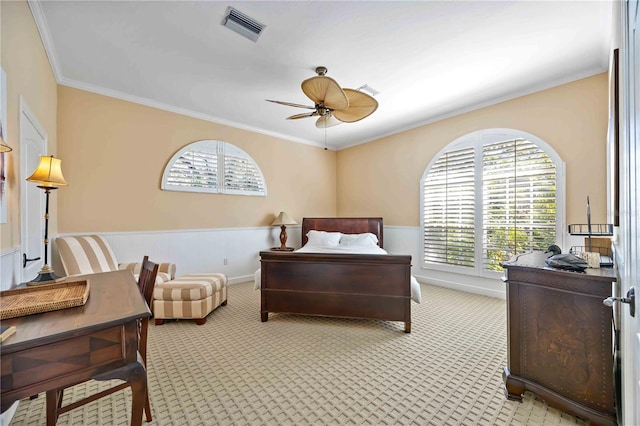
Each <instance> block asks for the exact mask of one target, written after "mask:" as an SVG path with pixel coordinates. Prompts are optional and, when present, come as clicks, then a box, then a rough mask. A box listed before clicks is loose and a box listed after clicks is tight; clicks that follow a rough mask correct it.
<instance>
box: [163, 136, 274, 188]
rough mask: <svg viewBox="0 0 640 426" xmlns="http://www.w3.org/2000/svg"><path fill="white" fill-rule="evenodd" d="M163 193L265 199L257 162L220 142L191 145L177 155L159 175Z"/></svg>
mask: <svg viewBox="0 0 640 426" xmlns="http://www.w3.org/2000/svg"><path fill="white" fill-rule="evenodd" d="M162 189H163V190H168V191H187V192H209V193H216V194H235V195H261V196H264V195H267V185H266V183H265V181H264V177H263V175H262V172H261V171H260V168H259V167H258V165H257V164H256V162H255V161H254V160H253V158H251V157H250V156H249V154H247V153H246V152H244V151H243V150H241V149H240V148H238V147H237V146H235V145H232V144H230V143H227V142H223V141H216V140H203V141H198V142H193V143H191V144H189V145H187V146H185V147H184V148H182V149H181V150H180V151H178V152H177V153H176V154H175V155H174V156H173V157H172V158H171V160H170V161H169V163H168V164H167V167H166V168H165V170H164V173H163V175H162Z"/></svg>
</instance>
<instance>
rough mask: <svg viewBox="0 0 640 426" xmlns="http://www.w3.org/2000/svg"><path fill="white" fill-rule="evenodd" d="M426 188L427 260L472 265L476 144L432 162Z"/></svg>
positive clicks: (424, 209) (425, 238) (425, 247)
mask: <svg viewBox="0 0 640 426" xmlns="http://www.w3.org/2000/svg"><path fill="white" fill-rule="evenodd" d="M423 189H424V205H423V214H424V260H425V262H431V263H441V264H450V265H459V266H469V267H473V266H474V244H475V243H474V229H475V208H474V198H475V195H474V191H475V172H474V152H473V148H466V149H462V150H458V151H451V152H447V153H445V154H444V155H442V156H441V157H440V158H439V159H438V160H437V161H436V163H435V164H433V165H432V167H431V169H430V171H429V174H428V175H427V177H426V179H425V181H424V185H423Z"/></svg>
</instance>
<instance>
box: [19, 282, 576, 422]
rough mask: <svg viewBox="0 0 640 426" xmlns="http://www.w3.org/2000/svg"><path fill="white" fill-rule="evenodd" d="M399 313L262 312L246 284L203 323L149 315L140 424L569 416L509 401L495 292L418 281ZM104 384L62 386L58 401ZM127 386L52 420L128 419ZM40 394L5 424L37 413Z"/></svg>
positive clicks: (501, 305) (502, 311) (529, 400)
mask: <svg viewBox="0 0 640 426" xmlns="http://www.w3.org/2000/svg"><path fill="white" fill-rule="evenodd" d="M422 297H423V302H422V304H420V305H417V304H415V303H412V310H413V315H412V333H411V334H405V333H404V332H403V324H402V323H399V322H385V321H376V320H354V319H336V318H323V317H312V316H301V315H287V314H270V316H269V321H268V322H266V323H262V322H260V293H259V292H258V291H255V290H253V283H252V282H251V283H243V284H236V285H232V286H230V287H229V303H228V305H227V306H222V307H220V308H218V309H216V310H215V311H214V312H213V313H212V314H210V315H209V317H208V318H207V322H206V324H205V325H202V326H198V325H196V324H194V323H193V322H191V321H184V320H183V321H177V322H169V323H165V324H164V325H162V326H154V325H153V324H151V325H150V326H149V342H148V346H149V361H148V362H149V371H148V381H149V392H150V394H149V395H150V399H151V407H152V412H153V421H152V422H151V423H144V422H143V424H149V425H573V424H584V422H581V421H580V420H578V419H576V418H574V417H571V416H569V415H566V414H563V413H561V412H559V411H558V410H555V409H553V408H550V407H548V406H547V405H546V404H545V403H544V402H542V401H539V400H537V399H536V398H535V397H534V396H533V395H532V394H529V393H527V394H525V398H524V402H522V403H518V402H514V401H508V400H507V399H506V398H505V396H504V394H503V392H502V389H503V385H502V376H501V374H502V368H503V366H504V365H506V355H507V343H506V339H507V338H506V307H505V301H504V300H500V299H495V298H490V297H485V296H479V295H475V294H470V293H464V292H459V291H455V290H450V289H446V288H442V287H436V286H431V285H425V284H422ZM109 385H110V383H109V382H106V383H99V382H95V381H91V382H88V383H85V384H80V385H78V386H75V387H73V388H71V389H69V390H67V391H66V393H65V404H66V403H67V402H68V401H71V400H77V399H79V398H81V397H83V396H85V395H86V394H91V393H95V392H96V391H98V390H99V389H102V388H104V387H107V386H109ZM130 407H131V400H130V390H129V389H127V390H125V391H122V392H119V393H117V394H115V395H111V396H109V397H106V398H103V399H101V400H99V401H98V402H94V403H92V404H89V405H85V406H83V407H81V408H78V409H76V410H73V411H71V412H69V413H66V414H63V415H62V416H60V418H59V419H58V425H108V424H118V425H126V424H129V419H130V413H131V411H130V410H131V408H130ZM45 419H46V416H45V398H44V394H40V396H39V398H37V399H35V400H23V401H21V402H20V405H19V407H18V410H17V412H16V414H15V416H14V418H13V420H12V422H11V425H13V426H18V425H43V424H45Z"/></svg>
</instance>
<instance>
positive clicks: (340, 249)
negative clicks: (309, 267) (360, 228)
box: [254, 244, 422, 303]
mask: <svg viewBox="0 0 640 426" xmlns="http://www.w3.org/2000/svg"><path fill="white" fill-rule="evenodd" d="M296 252H297V253H341V254H348V253H350V254H389V253H387V251H386V250H385V249H382V248H380V247H379V246H377V245H376V246H366V247H362V246H337V247H327V246H310V245H309V244H307V245H305V246H304V247H302V248H299V249H298V250H296ZM261 278H262V273H261V270H260V269H258V270H257V271H256V272H255V273H254V280H255V281H254V282H255V284H254V288H255V289H256V290H260V280H261ZM411 300H413V301H414V302H416V303H420V302H421V301H422V292H421V291H420V283H418V281H417V280H416V279H415V277H413V275H412V276H411Z"/></svg>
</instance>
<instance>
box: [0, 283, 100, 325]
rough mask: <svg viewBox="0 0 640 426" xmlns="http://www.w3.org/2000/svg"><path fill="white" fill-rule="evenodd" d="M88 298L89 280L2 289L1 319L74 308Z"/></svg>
mask: <svg viewBox="0 0 640 426" xmlns="http://www.w3.org/2000/svg"><path fill="white" fill-rule="evenodd" d="M88 298H89V282H88V281H87V280H81V281H72V282H63V283H56V284H43V285H39V286H33V287H26V288H15V289H11V290H5V291H0V319H7V318H15V317H22V316H25V315H32V314H39V313H41V312H49V311H55V310H58V309H66V308H73V307H75V306H80V305H84V304H85V303H86V302H87V299H88Z"/></svg>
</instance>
